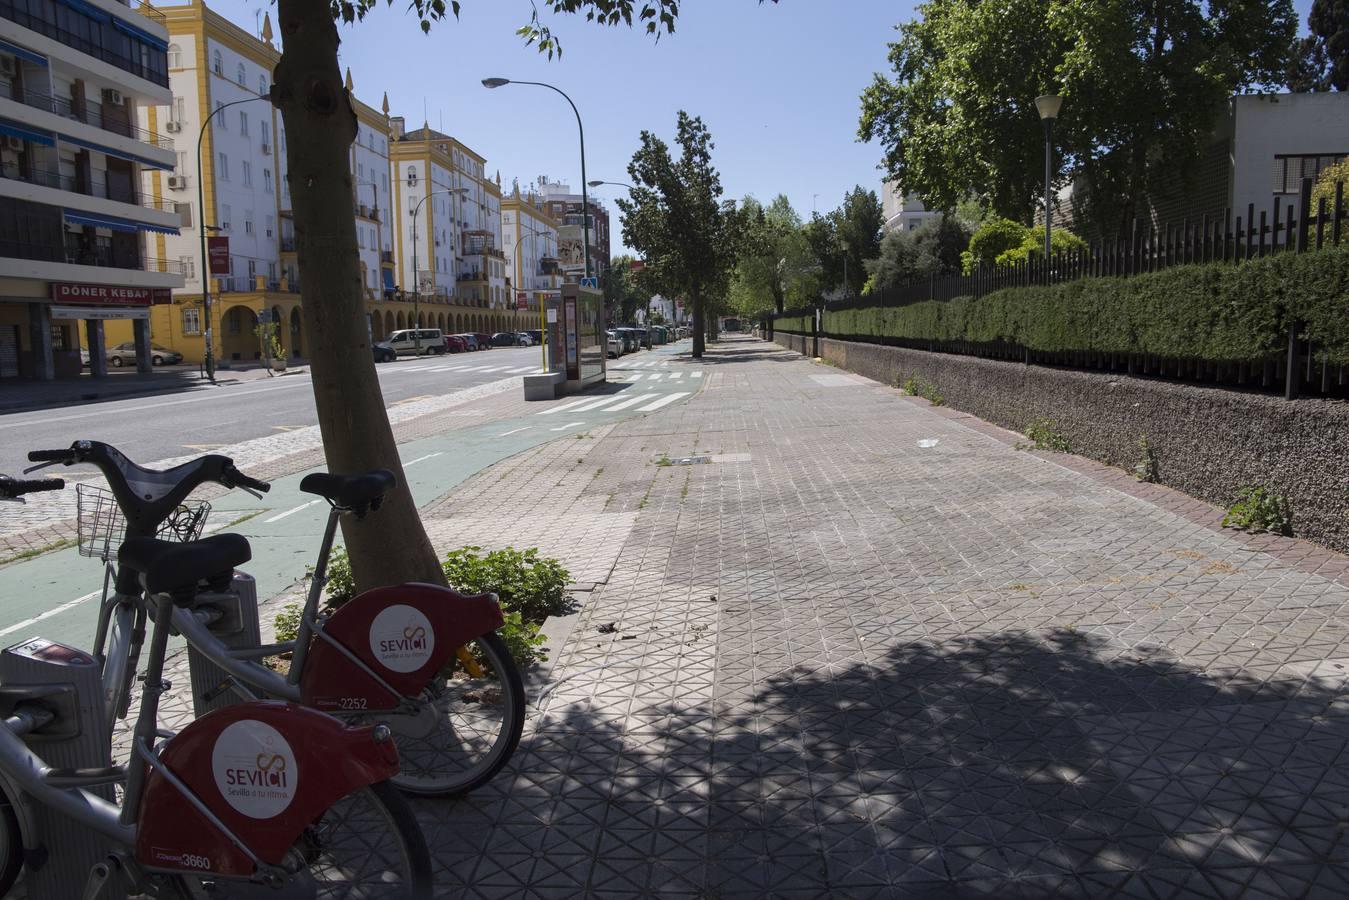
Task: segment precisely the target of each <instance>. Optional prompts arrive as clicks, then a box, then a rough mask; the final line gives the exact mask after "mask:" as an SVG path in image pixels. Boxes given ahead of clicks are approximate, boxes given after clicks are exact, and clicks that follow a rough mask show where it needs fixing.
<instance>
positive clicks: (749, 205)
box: [730, 194, 815, 315]
mask: <svg viewBox="0 0 1349 900" xmlns="http://www.w3.org/2000/svg"><path fill="white" fill-rule="evenodd" d="M740 209H741V211H742V212H743V213H744V214H745V217H746V218H745V224H744V233H743V234H742V237H741V246H740V251H739V253H738V261H737V263H736V267H735V273H734V276H733V277H732V279H731V287H730V305H731V307H732V308H733V309H735V310H736V311H738V312H740V313H743V314H745V315H754V314H756V313H761V312H764V311H766V310H776V311H777V312H782V311H783V310H784V309H786V308H787V307H788V306H795V305H798V304H800V303H804V302H805V301H806V299H807V297H808V296H809V294H808V288H807V285H808V284H809V285H810V286H813V285H814V280H815V279H814V277H813V276H814V264H813V260H812V258H811V255H810V251H809V248H808V247H807V245H806V240H805V237H804V235H802V233H801V217H800V216H798V215H797V214H796V210H794V209H792V204H791V201H790V200H788V199H787V197H786V195H784V194H779V195H778V196H777V197H775V198H773V202H772V203H771V204H770V205H769V206H767V207H764V206H761V205H760V204H759V201H757V200H755V199H754V198H753V197H746V198H745V199H744V201H743V202H742V203H741V204H740ZM789 298H790V300H789Z"/></svg>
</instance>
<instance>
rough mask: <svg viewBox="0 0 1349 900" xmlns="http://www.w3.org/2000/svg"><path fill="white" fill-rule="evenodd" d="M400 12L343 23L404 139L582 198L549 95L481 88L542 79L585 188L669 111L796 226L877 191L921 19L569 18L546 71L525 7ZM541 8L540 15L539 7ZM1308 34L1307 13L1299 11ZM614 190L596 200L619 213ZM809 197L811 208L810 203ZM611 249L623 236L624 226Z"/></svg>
mask: <svg viewBox="0 0 1349 900" xmlns="http://www.w3.org/2000/svg"><path fill="white" fill-rule="evenodd" d="M407 5H408V4H407V0H393V5H392V6H384V5H383V4H381V6H380V8H379V9H378V10H377V11H376V12H374V13H373V14H372V15H371V16H369V17H368V18H367V19H366V21H365V22H363V23H360V24H358V25H355V26H340V27H341V35H342V41H343V43H342V48H341V55H342V65H343V66H344V67H346V66H349V67H350V68H351V71H352V77H353V78H354V79H355V83H356V94H357V96H359V97H360V98H361V99H362V100H364V101H365V102H367V103H369V104H370V105H372V106H376V107H378V106H379V102H380V96H381V94H382V93H383V92H384V91H386V90H387V91H388V93H389V102H390V105H391V112H392V113H393V114H394V115H402V116H404V117H405V118H406V119H407V122H408V127H409V128H414V127H418V126H420V125H421V122H422V118H423V107H424V108H425V110H426V114H425V117H426V119H427V120H429V122H430V124H431V126H432V127H433V128H440V129H441V130H443V131H445V132H446V133H448V134H452V135H454V136H455V137H457V138H459V139H460V140H462V141H463V142H464V143H466V144H468V145H469V146H470V147H472V148H473V149H475V150H477V151H478V152H479V153H481V154H483V155H484V156H486V157H487V160H488V171H489V172H495V171H497V170H500V172H501V178H502V184H503V186H504V187H505V188H506V189H507V190H509V187H510V182H511V179H512V178H513V177H518V178H519V179H520V182H521V184H527V183H529V182H530V181H533V180H534V178H535V177H537V176H539V175H547V176H549V178H551V179H553V180H562V181H567V182H569V183H570V184H571V185H572V188H573V189H574V190H579V189H580V181H581V176H580V166H579V153H578V149H577V143H576V126H575V120H574V119H573V117H572V115H571V110H570V109H569V108H568V107H567V105H566V103H565V102H564V101H563V100H562V98H561V97H559V96H557V95H556V94H554V93H553V92H551V91H548V90H545V89H543V88H535V87H527V86H508V87H504V88H499V89H497V90H495V91H488V90H487V89H485V88H483V87H482V85H481V83H480V82H481V80H482V79H483V78H485V77H487V76H492V75H500V76H504V77H507V78H516V79H525V80H529V81H548V82H552V83H553V84H556V85H557V86H558V87H560V88H561V89H562V90H564V91H566V92H567V93H568V94H570V95H571V98H572V100H573V101H575V103H576V106H577V108H578V109H579V110H580V111H581V116H582V118H583V120H584V122H585V128H586V166H587V174H588V175H589V177H590V178H591V179H597V178H598V179H604V180H613V181H626V180H628V179H627V163H628V160H630V159H631V158H632V154H633V152H634V151H635V150H636V148H637V145H638V136H639V134H640V132H641V131H642V130H643V129H646V130H650V131H653V132H655V133H657V134H659V135H661V136H662V137H663V138H665V139H666V140H667V141H673V132H674V123H675V114H676V112H677V111H678V110H680V109H684V110H687V111H688V112H689V113H691V114H694V115H699V116H702V117H703V120H704V121H705V122H706V123H707V125H708V127H709V128H710V129H711V132H712V137H713V140H714V141H715V142H716V149H715V150H714V151H713V153H714V156H713V159H714V161H715V164H716V166H717V168H718V169H719V170H720V172H721V179H722V186H723V188H724V189H725V191H726V195H727V196H728V197H737V198H738V197H742V196H744V195H746V194H753V195H754V196H756V197H758V198H760V199H761V200H765V201H766V200H769V199H771V198H772V197H773V196H775V195H776V194H778V193H785V194H786V195H787V196H788V197H789V198H790V199H791V201H792V204H793V205H794V206H795V207H796V210H797V212H799V213H800V214H801V215H802V217H803V218H809V216H810V213H811V208H812V204H815V205H816V206H817V207H818V209H819V210H820V212H826V211H828V210H830V209H833V208H834V207H836V206H838V204H839V203H840V202H841V201H842V199H843V195H844V193H845V192H846V191H848V190H850V189H851V188H852V187H853V186H854V185H857V184H861V185H863V186H864V187H867V188H872V189H875V190H877V191H878V192H879V189H880V173H879V171H878V170H877V169H876V165H877V163H878V162H879V160H880V150H879V148H878V147H876V146H874V145H872V146H869V145H865V144H861V143H858V141H857V139H856V134H857V117H858V95H859V94H860V93H861V91H862V89H863V88H864V87H865V86H866V85H867V84H869V83H870V81H871V77H872V74H873V73H874V72H877V71H888V68H887V64H886V59H885V54H886V44H887V43H888V42H889V41H891V40H892V39H893V36H894V30H893V28H894V26H895V25H896V24H898V23H900V22H902V21H905V20H907V19H909V18H911V17H912V14H913V13H912V10H913V6H914V4H913V3H910V2H904V0H899V2H896V0H782V2H780V3H778V4H772V3H765V4H764V5H762V6H760V5H759V3H758V2H756V0H686V2H685V3H683V4H681V15H680V19H679V22H678V25H677V30H676V32H675V33H674V34H673V35H665V36H663V37H662V38H661V39H660V41H659V42H658V43H656V42H653V41H652V39H651V38H650V37H649V36H647V35H646V34H644V33H642V32H640V31H639V30H630V29H627V28H624V27H618V28H600V27H598V26H595V25H593V24H591V23H587V22H585V21H584V19H582V18H580V17H575V16H559V17H554V18H552V19H551V23H552V25H553V27H554V30H555V32H556V33H558V34H559V35H560V36H561V38H562V41H563V55H562V57H561V59H556V58H555V59H554V60H552V61H551V62H550V61H548V60H547V58H546V57H543V56H541V55H540V54H538V53H537V52H535V50H534V49H533V48H532V47H531V48H526V47H524V46H523V44H522V42H521V40H520V39H519V38H517V37H516V36H515V33H514V32H515V29H516V28H517V27H519V26H520V25H522V24H524V23H525V22H527V21H528V20H529V13H530V3H529V2H528V0H463V12H462V16H461V18H460V19H459V20H458V21H457V22H456V21H453V20H449V21H446V22H442V23H440V24H439V25H437V26H436V27H433V28H432V30H431V33H430V34H429V35H423V34H422V33H421V31H420V30H419V29H418V27H417V22H416V18H415V16H414V15H413V14H412V13H409V12H406V11H405V10H406V9H407ZM540 6H542V3H540ZM1295 6H1296V7H1297V10H1298V15H1299V19H1300V21H1301V23H1302V30H1303V31H1305V30H1306V25H1305V23H1306V17H1307V11H1308V9H1309V8H1310V6H1311V0H1295ZM212 8H214V9H217V10H218V11H220V12H222V13H224V14H225V15H227V16H229V17H231V18H232V19H233V20H234V21H235V22H237V23H238V24H239V25H241V26H243V27H244V28H246V29H248V30H249V31H253V30H254V23H255V21H260V18H256V19H255V14H256V15H257V16H258V17H260V13H259V12H258V11H260V10H268V9H270V10H272V11H273V14H274V13H275V7H274V6H273V5H272V3H270V2H269V0H228V2H226V0H218V2H216V3H215V4H213V6H212ZM620 190H621V189H617V188H612V187H601V188H599V189H598V190H597V191H596V196H598V197H599V198H601V199H603V200H605V201H606V205H607V206H609V208H610V210H611V211H613V212H614V213H617V209H616V207H614V205H613V203H612V198H613V197H614V196H616V195H617V194H618V193H619V192H620ZM815 195H818V198H816V196H815ZM614 238H615V242H614V243H615V247H614V250H615V252H617V251H618V246H617V245H618V244H619V243H620V241H621V237H620V235H619V232H618V223H617V221H616V217H615V232H614Z"/></svg>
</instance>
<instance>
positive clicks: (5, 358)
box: [0, 282, 172, 380]
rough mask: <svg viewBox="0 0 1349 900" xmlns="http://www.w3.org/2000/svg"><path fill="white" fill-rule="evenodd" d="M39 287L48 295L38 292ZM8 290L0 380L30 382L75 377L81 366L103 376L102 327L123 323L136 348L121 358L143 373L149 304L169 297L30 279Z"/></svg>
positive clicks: (162, 291)
mask: <svg viewBox="0 0 1349 900" xmlns="http://www.w3.org/2000/svg"><path fill="white" fill-rule="evenodd" d="M44 287H45V288H47V289H48V291H49V294H50V295H49V296H47V297H42V296H37V294H38V293H39V291H40V290H41V288H44ZM7 293H8V295H7V296H4V297H3V298H0V378H4V379H33V380H47V379H51V378H75V377H78V376H79V375H80V374H81V371H82V370H83V368H84V367H85V366H88V368H89V372H90V374H91V375H93V376H95V377H102V376H104V375H106V374H107V353H108V349H109V343H110V342H109V340H108V338H107V335H106V328H107V326H108V324H109V323H123V322H124V323H126V324H125V325H122V326H121V328H122V329H123V333H124V334H125V338H124V339H125V340H130V341H132V342H133V343H134V349H135V354H134V357H129V358H128V360H126V361H127V362H130V361H131V360H132V359H134V361H135V363H136V365H137V368H138V369H140V370H141V371H147V372H148V371H149V370H150V365H151V357H150V328H149V324H150V307H151V306H152V305H154V304H166V303H168V302H170V299H171V295H172V292H171V291H170V290H169V289H167V288H141V287H123V286H118V285H99V284H78V283H71V282H52V283H50V284H46V283H41V282H35V283H30V284H29V285H27V287H26V290H24V289H20V290H18V291H11V292H7ZM25 293H27V294H31V296H24V294H25ZM81 327H83V333H81ZM114 327H116V326H114ZM142 357H143V360H142ZM142 362H143V365H142Z"/></svg>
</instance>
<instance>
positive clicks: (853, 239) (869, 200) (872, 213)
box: [829, 185, 885, 297]
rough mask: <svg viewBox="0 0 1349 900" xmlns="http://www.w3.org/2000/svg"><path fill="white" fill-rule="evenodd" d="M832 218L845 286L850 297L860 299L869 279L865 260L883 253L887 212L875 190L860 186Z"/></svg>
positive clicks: (849, 195) (852, 191) (845, 198)
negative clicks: (882, 233)
mask: <svg viewBox="0 0 1349 900" xmlns="http://www.w3.org/2000/svg"><path fill="white" fill-rule="evenodd" d="M829 218H830V219H831V220H832V222H833V225H834V236H835V238H836V239H837V241H838V245H839V250H840V252H841V263H840V264H841V267H842V268H843V269H844V273H843V274H844V278H845V280H846V282H847V283H846V285H845V287H846V288H847V290H848V294H849V295H850V296H854V297H855V296H858V295H859V294H861V293H862V285H863V284H865V283H866V280H867V270H866V261H867V260H869V259H875V258H876V257H878V256H880V253H881V226H882V225H883V224H885V211H884V210H883V209H882V208H881V201H880V200H879V199H878V198H877V197H876V192H875V191H870V190H867V189H865V188H863V187H862V186H861V185H858V186H857V187H854V188H853V189H852V190H851V191H849V192H848V193H847V194H846V195H845V196H844V198H843V205H842V206H840V207H839V208H838V209H836V210H834V211H833V212H832V213H830V214H829Z"/></svg>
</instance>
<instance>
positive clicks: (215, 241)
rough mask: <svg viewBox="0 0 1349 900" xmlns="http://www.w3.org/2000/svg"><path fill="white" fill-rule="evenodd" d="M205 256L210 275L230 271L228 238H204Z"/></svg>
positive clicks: (226, 273)
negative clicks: (209, 267)
mask: <svg viewBox="0 0 1349 900" xmlns="http://www.w3.org/2000/svg"><path fill="white" fill-rule="evenodd" d="M206 257H207V259H209V260H210V266H211V274H212V275H228V274H229V273H230V239H229V238H227V237H208V238H207V239H206Z"/></svg>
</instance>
